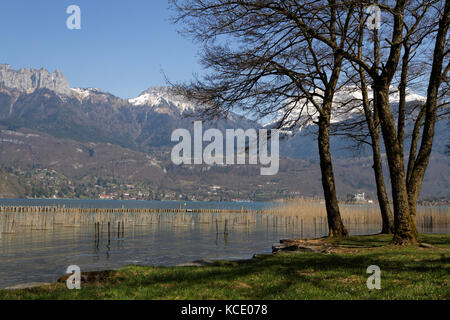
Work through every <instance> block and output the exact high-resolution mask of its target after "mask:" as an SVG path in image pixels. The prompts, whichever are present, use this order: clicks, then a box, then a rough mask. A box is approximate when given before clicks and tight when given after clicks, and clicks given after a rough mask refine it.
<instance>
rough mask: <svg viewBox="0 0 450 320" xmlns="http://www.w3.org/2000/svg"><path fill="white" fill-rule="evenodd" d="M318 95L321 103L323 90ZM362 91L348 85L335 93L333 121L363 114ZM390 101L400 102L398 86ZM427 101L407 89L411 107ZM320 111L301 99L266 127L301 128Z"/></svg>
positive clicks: (370, 91)
mask: <svg viewBox="0 0 450 320" xmlns="http://www.w3.org/2000/svg"><path fill="white" fill-rule="evenodd" d="M316 94H317V97H316V99H315V102H316V103H317V104H318V105H320V104H321V98H320V96H321V95H322V94H323V92H320V91H318V92H316ZM368 96H369V100H370V101H372V99H373V91H372V90H371V89H369V91H368ZM362 99H363V96H362V92H361V90H360V89H359V88H358V87H356V86H347V87H344V88H341V89H340V90H339V91H337V92H336V93H335V96H334V100H333V109H332V114H331V123H339V122H343V121H346V120H349V119H351V118H354V117H358V116H363V115H364V110H363V106H362ZM389 101H390V103H391V105H395V104H398V103H399V101H400V93H399V90H398V88H397V87H391V91H390V95H389ZM425 101H426V97H425V96H422V95H419V94H416V93H414V92H413V91H412V90H411V89H409V88H407V89H406V103H407V106H408V107H409V108H412V107H414V106H416V105H417V104H423V103H425ZM289 109H290V111H289V116H288V117H286V118H284V119H283V116H285V113H286V111H287V110H289ZM318 117H319V112H318V111H317V109H316V108H315V107H314V105H313V104H312V103H311V102H309V101H308V100H307V99H306V98H304V99H300V100H298V101H296V102H291V103H290V104H288V106H287V107H286V108H285V110H280V111H279V113H278V115H277V117H275V119H274V120H273V121H270V122H269V123H267V124H266V125H265V127H272V126H274V125H280V122H282V123H281V128H285V129H288V128H293V127H298V128H299V130H301V128H302V127H304V126H308V125H310V124H312V123H313V122H314V121H317V118H318Z"/></svg>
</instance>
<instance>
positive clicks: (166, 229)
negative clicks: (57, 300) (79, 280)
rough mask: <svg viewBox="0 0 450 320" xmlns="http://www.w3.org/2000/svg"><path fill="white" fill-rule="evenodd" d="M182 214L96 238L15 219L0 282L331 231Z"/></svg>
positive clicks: (239, 252)
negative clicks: (182, 217)
mask: <svg viewBox="0 0 450 320" xmlns="http://www.w3.org/2000/svg"><path fill="white" fill-rule="evenodd" d="M0 205H33V206H45V205H65V206H66V207H83V208H90V207H92V208H102V207H105V208H106V207H114V208H120V207H122V206H124V207H125V208H143V207H154V208H179V207H180V205H182V206H183V207H184V202H159V201H97V200H93V201H84V200H34V199H33V200H31V199H25V200H19V199H8V200H0ZM273 205H274V204H273V203H233V202H230V203H224V202H217V203H214V202H208V203H204V202H187V203H186V208H211V209H212V208H232V209H238V208H241V207H244V208H251V209H264V208H267V207H269V206H273ZM200 215H203V216H200ZM205 217H207V219H206V220H205V219H204V218H205ZM241 217H242V216H241ZM185 218H186V219H187V220H186V221H187V222H186V221H184V222H183V221H181V222H180V220H179V219H178V218H177V214H175V213H174V214H165V215H164V218H163V219H161V220H160V221H159V222H156V220H155V222H154V223H152V224H148V225H143V226H136V225H125V230H124V234H123V236H122V234H121V233H119V234H118V233H117V229H116V226H113V228H112V231H111V238H110V240H109V241H108V239H107V229H106V225H104V226H103V230H102V232H101V234H100V238H99V241H96V240H95V236H94V226H93V225H81V226H78V227H67V226H66V227H64V226H63V225H55V227H54V229H53V230H30V228H29V227H28V228H27V227H22V226H21V227H18V228H17V231H16V233H15V234H3V235H2V239H1V240H0V288H2V287H8V286H12V285H16V284H19V283H28V282H52V281H55V280H56V279H57V278H58V277H60V276H62V275H64V274H65V271H66V269H67V267H68V266H70V265H78V266H80V268H81V270H82V271H94V270H106V269H117V268H120V267H123V266H126V265H130V264H137V265H164V266H172V265H178V264H182V263H187V262H191V261H195V260H200V259H211V260H214V259H249V258H251V257H252V256H253V255H254V254H255V253H260V254H261V253H270V252H271V248H272V245H273V244H274V243H278V242H279V240H280V239H283V238H291V237H299V236H303V237H312V236H322V235H326V234H327V233H328V229H327V226H326V222H325V221H322V222H321V223H319V224H318V225H316V226H312V225H304V226H303V227H301V226H300V224H299V223H298V221H297V222H295V221H289V222H291V223H287V221H285V220H283V218H280V217H275V216H271V215H261V214H254V215H252V216H250V221H251V222H250V223H249V224H246V223H243V221H242V219H241V220H239V219H240V218H239V214H236V215H232V214H231V215H227V220H228V221H227V228H226V231H227V232H225V222H224V218H223V215H220V214H214V213H211V214H206V215H205V214H197V213H191V214H186V215H185ZM216 219H217V220H218V221H219V222H218V223H217V224H216V223H215V220H216ZM347 227H348V229H349V231H350V233H351V234H370V233H375V232H379V231H380V228H379V226H378V225H374V226H370V225H369V226H352V225H348V226H347Z"/></svg>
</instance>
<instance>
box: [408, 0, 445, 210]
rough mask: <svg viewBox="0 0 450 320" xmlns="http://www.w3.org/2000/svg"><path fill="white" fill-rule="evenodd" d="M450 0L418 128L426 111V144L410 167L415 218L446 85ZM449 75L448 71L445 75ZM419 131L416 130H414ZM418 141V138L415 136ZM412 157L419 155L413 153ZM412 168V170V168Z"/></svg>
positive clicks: (443, 17) (410, 202)
mask: <svg viewBox="0 0 450 320" xmlns="http://www.w3.org/2000/svg"><path fill="white" fill-rule="evenodd" d="M449 16H450V0H446V1H445V9H444V12H443V15H442V17H441V19H440V20H439V29H438V32H437V35H436V43H435V47H434V54H433V65H432V68H431V74H430V82H429V83H428V91H427V101H426V103H425V108H424V109H423V110H422V111H421V114H420V115H419V118H418V120H417V122H416V125H418V126H419V128H420V122H421V121H422V118H423V114H422V112H424V115H425V121H424V128H423V133H422V141H421V144H420V150H419V152H418V155H417V158H416V159H413V161H411V159H410V164H408V196H409V207H410V212H411V215H412V217H415V215H416V206H417V199H418V197H419V194H420V189H421V187H422V182H423V179H424V177H425V171H426V169H427V166H428V162H429V160H430V155H431V150H432V147H433V138H434V127H435V124H436V118H437V103H438V102H437V95H438V91H439V87H440V86H441V84H442V80H443V76H444V75H443V74H442V65H443V62H444V56H445V50H446V47H445V44H446V39H447V33H448V30H449V23H450V17H449ZM444 73H445V72H444ZM414 129H416V127H415V128H414ZM413 138H414V137H413ZM415 142H416V143H417V141H414V140H413V141H412V143H415ZM411 153H412V152H410V157H413V156H415V150H414V154H411ZM410 167H411V168H410Z"/></svg>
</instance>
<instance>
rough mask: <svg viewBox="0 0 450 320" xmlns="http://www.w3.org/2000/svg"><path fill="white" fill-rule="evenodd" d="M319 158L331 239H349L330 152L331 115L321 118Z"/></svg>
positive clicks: (324, 115)
mask: <svg viewBox="0 0 450 320" xmlns="http://www.w3.org/2000/svg"><path fill="white" fill-rule="evenodd" d="M318 125H319V138H318V142H319V156H320V171H321V173H322V187H323V193H324V197H325V205H326V209H327V219H328V229H329V234H328V236H329V237H347V236H348V232H347V229H346V228H345V227H344V224H343V223H342V218H341V214H340V211H339V205H338V200H337V196H336V185H335V180H334V172H333V164H332V161H331V152H330V114H329V113H328V112H324V114H323V115H321V116H320V117H319V123H318Z"/></svg>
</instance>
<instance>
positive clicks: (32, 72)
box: [0, 64, 71, 95]
mask: <svg viewBox="0 0 450 320" xmlns="http://www.w3.org/2000/svg"><path fill="white" fill-rule="evenodd" d="M0 86H3V87H7V88H11V89H16V90H19V91H21V92H24V93H31V92H33V91H34V90H36V89H40V88H46V89H49V90H52V91H55V92H57V93H62V94H65V95H71V90H70V87H69V83H68V82H67V80H66V77H65V76H64V75H63V73H62V72H61V71H59V70H56V71H55V72H53V73H50V72H48V71H47V70H46V69H44V68H41V69H31V68H26V69H25V68H21V69H19V70H14V69H12V68H11V66H10V65H8V64H0Z"/></svg>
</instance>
